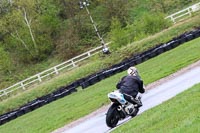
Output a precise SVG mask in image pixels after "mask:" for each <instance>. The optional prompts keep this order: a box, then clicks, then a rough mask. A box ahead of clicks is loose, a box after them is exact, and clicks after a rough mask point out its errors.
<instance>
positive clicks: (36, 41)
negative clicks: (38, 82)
mask: <svg viewBox="0 0 200 133" xmlns="http://www.w3.org/2000/svg"><path fill="white" fill-rule="evenodd" d="M197 1H198V0H168V1H163V0H143V1H139V0H90V1H89V2H90V6H89V10H90V11H91V15H92V16H93V19H94V20H95V23H96V25H97V27H98V29H99V31H100V33H101V34H102V35H103V37H104V38H106V39H109V40H110V39H111V40H113V42H114V44H113V47H115V48H118V47H120V46H122V45H125V44H127V43H128V42H132V41H135V40H139V39H141V38H144V37H146V36H148V35H149V34H153V33H155V32H158V31H159V30H161V29H164V28H166V27H168V26H169V24H168V23H165V21H164V19H163V17H164V16H165V15H166V14H168V13H170V12H172V11H174V10H175V9H182V7H183V6H184V5H190V4H192V3H195V2H197ZM78 3H79V0H59V1H56V0H1V1H0V55H1V58H0V75H1V76H0V82H3V81H6V80H8V79H7V78H5V77H6V75H10V76H12V75H13V74H16V73H17V72H18V69H19V68H21V66H30V65H34V64H38V63H41V62H43V61H45V60H47V59H49V58H54V57H56V58H58V59H59V60H61V61H64V60H67V59H69V58H71V57H74V56H75V55H78V54H80V53H83V52H84V51H87V50H88V49H90V48H91V47H96V46H98V45H100V42H99V40H98V37H97V36H96V34H95V31H94V29H93V27H92V24H91V22H90V19H89V16H88V15H87V12H86V11H85V10H84V9H83V10H81V9H80V8H79V4H78ZM152 17H153V18H154V19H152ZM155 18H156V19H155ZM21 71H22V70H21ZM22 77H23V76H22ZM0 86H1V85H0Z"/></svg>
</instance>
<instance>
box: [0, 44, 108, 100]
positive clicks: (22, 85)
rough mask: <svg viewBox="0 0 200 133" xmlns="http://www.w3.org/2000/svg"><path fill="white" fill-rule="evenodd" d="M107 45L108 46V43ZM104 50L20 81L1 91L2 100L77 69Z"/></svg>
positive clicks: (99, 48)
mask: <svg viewBox="0 0 200 133" xmlns="http://www.w3.org/2000/svg"><path fill="white" fill-rule="evenodd" d="M106 45H108V43H107V44H106ZM102 48H103V47H102V46H100V47H97V48H95V49H92V50H90V51H88V52H85V53H83V54H81V55H78V56H76V57H74V58H72V59H70V60H68V61H66V62H63V63H61V64H59V65H56V66H54V67H52V68H50V69H47V70H45V71H43V72H40V73H38V74H36V75H34V76H32V77H29V78H27V79H25V80H23V81H20V82H18V83H16V84H14V85H12V86H10V87H8V88H6V89H3V90H0V98H1V97H3V96H7V95H8V94H9V93H11V92H14V91H16V90H18V89H23V90H25V89H26V87H28V86H29V85H31V84H33V83H40V82H42V81H43V79H44V78H46V77H50V76H52V75H55V74H59V72H60V71H61V70H63V69H66V70H71V69H73V68H75V67H76V65H77V63H78V62H80V61H82V60H85V59H87V58H89V57H91V56H93V55H95V54H97V53H99V52H101V50H102Z"/></svg>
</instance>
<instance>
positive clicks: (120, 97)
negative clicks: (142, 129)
mask: <svg viewBox="0 0 200 133" xmlns="http://www.w3.org/2000/svg"><path fill="white" fill-rule="evenodd" d="M108 97H109V98H112V99H116V100H117V101H118V102H119V103H121V104H122V105H125V104H126V102H127V101H126V100H125V99H124V95H123V94H122V93H120V92H119V91H118V90H116V91H113V92H111V93H109V94H108Z"/></svg>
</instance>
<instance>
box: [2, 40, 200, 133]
mask: <svg viewBox="0 0 200 133" xmlns="http://www.w3.org/2000/svg"><path fill="white" fill-rule="evenodd" d="M199 42H200V38H198V39H195V40H193V41H191V42H188V43H185V44H183V45H181V46H179V47H177V48H175V49H173V50H171V51H168V52H166V53H164V54H162V55H160V56H158V57H155V58H153V59H150V60H148V61H146V62H145V63H142V64H140V65H138V66H137V67H138V69H139V71H140V72H141V76H142V78H143V79H144V81H145V84H149V83H151V82H153V81H156V80H157V79H160V78H162V77H166V76H168V75H170V74H172V73H174V72H176V71H178V70H179V69H181V68H183V67H185V66H188V65H189V64H192V63H194V62H196V61H198V60H200V52H199V49H200V44H199ZM125 74H126V72H122V73H119V74H116V75H114V76H112V77H110V78H108V79H105V80H103V81H101V82H99V83H97V84H95V85H93V86H91V87H89V88H88V89H85V90H80V91H79V92H78V93H74V94H72V95H69V96H67V97H64V98H62V99H60V100H57V101H55V102H53V103H51V104H48V105H46V106H43V107H41V108H39V109H37V110H35V111H33V112H31V113H28V114H26V115H23V116H21V117H19V118H17V119H15V120H13V121H10V122H8V123H6V124H5V125H2V126H1V127H0V132H11V133H12V132H13V133H16V132H20V133H21V132H23V133H26V132H27V133H35V132H42V133H46V132H50V131H53V130H55V129H57V128H59V127H62V126H64V125H65V124H67V123H70V122H72V121H74V120H76V119H78V118H80V117H83V116H85V115H87V114H89V113H91V112H93V111H95V110H96V109H98V108H100V107H101V106H103V105H105V104H108V103H109V100H108V98H107V93H109V92H110V91H112V90H114V89H115V85H116V83H117V82H118V80H119V79H120V78H121V77H122V76H124V75H125ZM15 102H16V101H15Z"/></svg>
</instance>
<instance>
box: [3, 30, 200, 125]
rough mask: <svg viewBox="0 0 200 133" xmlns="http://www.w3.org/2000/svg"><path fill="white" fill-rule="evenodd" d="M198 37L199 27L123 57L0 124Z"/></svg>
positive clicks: (13, 112)
mask: <svg viewBox="0 0 200 133" xmlns="http://www.w3.org/2000/svg"><path fill="white" fill-rule="evenodd" d="M198 37H200V28H197V29H196V30H194V31H190V32H186V33H184V34H182V35H180V36H178V37H176V38H173V39H172V40H170V41H169V42H167V43H165V44H159V45H157V46H155V47H153V48H151V49H149V50H147V51H144V52H142V53H139V54H137V55H133V56H132V57H130V58H127V59H124V60H123V61H122V62H120V63H118V64H115V65H113V66H111V67H109V68H108V69H104V70H101V71H100V72H97V73H95V74H91V75H89V76H86V77H84V78H81V79H78V80H76V81H75V82H73V83H71V84H69V85H67V86H62V87H60V88H58V89H57V90H56V91H54V92H52V93H50V94H48V95H45V96H42V97H39V98H37V99H35V100H33V101H31V102H29V103H27V104H25V105H23V106H21V107H20V108H19V109H17V110H14V111H10V112H8V113H5V114H3V115H0V125H3V124H5V123H6V122H9V121H11V120H13V119H16V118H17V117H19V116H22V115H24V114H26V113H28V112H31V111H33V110H35V109H37V108H39V107H42V106H44V105H46V104H48V103H51V102H53V101H55V100H57V99H60V98H63V97H65V96H67V95H70V94H71V93H74V92H77V89H76V88H77V87H79V86H81V87H82V89H85V88H87V87H89V86H91V85H94V84H95V83H98V82H100V81H101V80H103V79H106V78H108V77H110V76H113V75H115V74H117V73H120V72H122V71H125V70H127V69H128V68H129V67H131V66H135V65H138V64H140V63H142V62H144V61H147V60H149V59H151V58H154V57H156V56H158V55H160V54H162V53H164V52H166V51H169V50H171V49H173V48H176V47H177V46H179V45H181V44H183V43H185V42H188V41H190V40H193V39H195V38H198Z"/></svg>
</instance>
